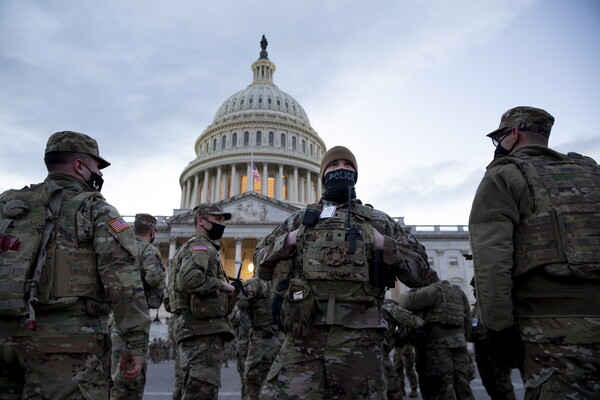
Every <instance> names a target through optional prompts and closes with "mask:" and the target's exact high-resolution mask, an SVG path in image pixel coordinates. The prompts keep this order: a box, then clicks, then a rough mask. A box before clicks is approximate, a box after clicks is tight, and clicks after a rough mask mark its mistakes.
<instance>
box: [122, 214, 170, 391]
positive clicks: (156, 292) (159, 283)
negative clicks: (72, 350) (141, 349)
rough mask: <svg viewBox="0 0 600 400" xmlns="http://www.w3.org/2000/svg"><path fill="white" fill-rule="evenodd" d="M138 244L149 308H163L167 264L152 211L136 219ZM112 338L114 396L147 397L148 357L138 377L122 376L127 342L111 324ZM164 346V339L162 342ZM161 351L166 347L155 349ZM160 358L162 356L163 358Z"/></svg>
mask: <svg viewBox="0 0 600 400" xmlns="http://www.w3.org/2000/svg"><path fill="white" fill-rule="evenodd" d="M133 231H134V234H135V244H136V246H137V250H138V253H137V264H138V266H139V268H140V274H141V276H142V283H143V285H144V294H145V295H146V303H147V304H148V308H149V309H153V308H159V307H160V305H161V304H162V299H163V293H164V290H165V268H164V267H163V262H162V257H161V255H160V251H159V250H158V249H157V248H156V246H154V245H153V244H152V242H154V234H155V233H156V218H155V217H153V216H152V215H150V214H137V215H136V216H135V220H134V223H133ZM111 340H112V367H111V369H112V373H111V376H112V380H113V387H112V388H111V389H110V398H111V400H117V399H138V400H142V398H143V397H144V386H145V384H146V369H147V366H148V365H147V364H148V360H147V359H146V362H145V363H144V366H143V367H142V371H141V373H140V374H139V375H138V376H137V378H135V379H131V380H129V381H125V380H124V379H122V378H121V377H120V376H119V365H118V360H119V357H120V356H121V351H122V348H123V346H124V345H125V342H124V341H123V339H122V338H121V336H120V335H119V331H118V330H117V329H115V327H114V326H111ZM159 344H160V345H161V347H162V340H161V341H160V343H159ZM155 350H157V351H159V354H161V353H162V352H163V349H162V348H157V349H155ZM159 361H160V359H159Z"/></svg>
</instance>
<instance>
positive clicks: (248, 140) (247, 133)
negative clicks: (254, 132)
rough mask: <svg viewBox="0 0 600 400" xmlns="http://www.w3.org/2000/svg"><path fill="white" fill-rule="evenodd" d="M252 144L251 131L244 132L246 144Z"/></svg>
mask: <svg viewBox="0 0 600 400" xmlns="http://www.w3.org/2000/svg"><path fill="white" fill-rule="evenodd" d="M249 144H250V133H249V132H248V131H246V132H244V146H248V145H249Z"/></svg>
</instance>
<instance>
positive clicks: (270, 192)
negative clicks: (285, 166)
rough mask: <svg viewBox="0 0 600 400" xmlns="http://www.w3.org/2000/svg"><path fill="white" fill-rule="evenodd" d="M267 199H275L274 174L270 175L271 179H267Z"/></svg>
mask: <svg viewBox="0 0 600 400" xmlns="http://www.w3.org/2000/svg"><path fill="white" fill-rule="evenodd" d="M267 197H270V198H272V199H274V198H275V176H274V175H273V174H269V179H267Z"/></svg>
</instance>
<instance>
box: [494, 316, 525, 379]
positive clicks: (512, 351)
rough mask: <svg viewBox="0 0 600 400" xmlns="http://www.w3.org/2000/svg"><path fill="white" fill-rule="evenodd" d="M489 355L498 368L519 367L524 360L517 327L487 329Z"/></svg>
mask: <svg viewBox="0 0 600 400" xmlns="http://www.w3.org/2000/svg"><path fill="white" fill-rule="evenodd" d="M488 334H489V340H490V355H491V356H492V360H493V361H494V362H495V363H496V365H497V366H498V367H500V368H510V369H513V368H519V367H520V366H521V365H523V361H524V360H525V353H524V350H523V342H521V335H520V333H519V330H518V329H517V327H515V326H512V327H510V328H506V329H502V330H501V331H494V330H491V329H488Z"/></svg>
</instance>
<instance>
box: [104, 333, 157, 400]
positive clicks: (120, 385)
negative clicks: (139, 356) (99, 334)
mask: <svg viewBox="0 0 600 400" xmlns="http://www.w3.org/2000/svg"><path fill="white" fill-rule="evenodd" d="M110 339H111V342H112V356H111V368H110V369H111V371H110V376H111V378H112V383H113V387H111V388H110V399H111V400H142V399H143V397H144V386H145V385H146V370H147V369H148V355H147V354H146V357H145V359H144V365H143V366H142V371H141V372H140V374H139V375H138V376H137V377H136V378H134V379H131V380H128V381H126V380H125V378H124V376H123V374H124V372H125V371H121V370H119V366H120V363H121V351H122V350H123V349H124V348H125V342H124V341H123V339H121V336H119V335H118V334H117V333H114V332H113V333H112V334H111V335H110Z"/></svg>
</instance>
